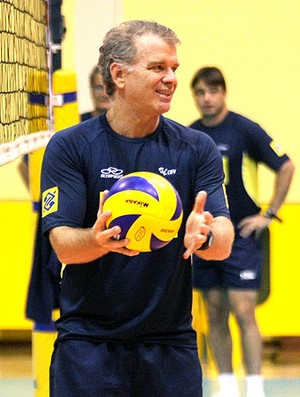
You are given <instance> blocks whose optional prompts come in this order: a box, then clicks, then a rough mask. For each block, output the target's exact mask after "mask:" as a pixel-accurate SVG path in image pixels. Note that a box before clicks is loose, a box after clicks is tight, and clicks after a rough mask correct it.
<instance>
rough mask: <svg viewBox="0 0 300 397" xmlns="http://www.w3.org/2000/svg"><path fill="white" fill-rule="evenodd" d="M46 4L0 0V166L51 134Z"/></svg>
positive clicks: (39, 0)
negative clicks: (48, 129)
mask: <svg viewBox="0 0 300 397" xmlns="http://www.w3.org/2000/svg"><path fill="white" fill-rule="evenodd" d="M47 3H48V2H47V1H45V0H34V1H32V0H0V76H1V77H0V127H1V131H0V165H1V164H5V163H6V162H9V161H12V160H14V159H15V158H17V157H18V156H19V155H21V154H25V153H29V152H30V151H33V150H35V149H38V148H39V147H42V146H44V145H45V142H46V141H47V140H48V139H49V136H50V135H51V132H50V131H47V128H48V125H49V123H48V120H49V114H48V113H49V110H48V109H49V107H48V106H47V98H48V97H49V81H48V75H49V67H48V47H49V45H48V41H47V36H48V35H47V32H48V26H47V20H48V18H47V9H48V7H47V5H48V4H47Z"/></svg>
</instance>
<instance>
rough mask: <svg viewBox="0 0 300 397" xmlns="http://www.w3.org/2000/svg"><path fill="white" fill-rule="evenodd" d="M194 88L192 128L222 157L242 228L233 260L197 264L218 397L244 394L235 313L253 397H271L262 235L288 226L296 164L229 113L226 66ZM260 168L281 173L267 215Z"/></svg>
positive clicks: (199, 77) (204, 72)
mask: <svg viewBox="0 0 300 397" xmlns="http://www.w3.org/2000/svg"><path fill="white" fill-rule="evenodd" d="M191 88H192V91H193V96H194V99H195V102H196V106H197V107H198V109H199V111H200V113H201V119H199V120H197V121H196V122H194V123H193V124H192V125H191V127H192V128H194V129H196V130H200V131H203V132H205V133H206V134H208V135H209V136H210V137H211V138H212V139H213V140H214V141H215V143H216V144H217V146H218V148H219V150H220V152H221V154H222V157H223V166H224V171H225V185H226V193H227V197H228V202H229V209H230V216H231V219H232V221H233V224H234V227H235V241H234V244H233V249H232V253H231V256H230V257H229V258H228V259H226V260H224V261H209V262H207V261H204V260H202V259H200V258H198V257H196V258H195V260H194V263H195V266H194V287H195V288H198V289H201V290H202V292H203V296H204V301H205V304H206V307H207V313H208V319H209V324H210V327H209V342H210V346H211V349H212V352H213V355H214V358H215V361H216V364H217V368H218V370H219V385H220V392H219V393H218V396H219V397H237V396H238V386H237V382H236V379H235V377H234V375H233V368H232V339H231V334H230V329H229V325H228V320H229V313H230V312H232V313H233V314H234V315H235V317H236V320H237V323H238V326H239V328H240V333H241V342H242V350H243V360H244V365H245V370H246V374H247V376H246V382H247V397H264V395H265V394H264V391H263V380H262V376H261V356H262V341H261V336H260V332H259V328H258V325H257V322H256V318H255V305H256V300H257V293H258V289H259V288H260V282H261V268H262V258H263V245H262V238H261V237H262V231H263V230H264V229H266V228H267V227H268V225H269V224H270V223H271V222H272V221H273V220H277V221H280V219H279V217H278V216H277V213H278V211H279V208H280V207H281V205H282V203H283V202H284V199H285V197H286V195H287V193H288V190H289V187H290V183H291V179H292V175H293V172H294V166H293V164H292V162H291V160H290V159H289V157H288V156H287V154H286V153H284V152H283V150H282V149H281V148H280V146H278V145H276V144H275V142H274V141H273V139H272V138H271V137H270V136H269V135H268V134H267V133H266V132H265V131H264V130H263V129H262V128H261V127H260V126H259V125H258V124H256V123H255V122H253V121H251V120H249V119H247V118H245V117H243V116H242V115H239V114H236V113H234V112H232V111H229V110H228V108H227V106H226V102H225V101H226V83H225V79H224V76H223V74H222V72H221V71H220V70H219V69H218V68H216V67H204V68H202V69H200V70H198V71H197V72H196V74H195V76H194V77H193V80H192V82H191ZM259 163H264V164H266V165H267V166H268V167H269V168H271V169H272V170H273V171H274V172H275V175H276V179H275V185H274V191H273V194H272V197H271V200H270V204H269V208H268V209H267V211H266V212H263V213H262V212H261V208H260V207H259V206H258V204H257V199H258V198H257V197H255V194H254V193H255V189H253V186H257V174H256V171H257V165H258V164H259ZM249 171H252V173H249ZM253 171H254V172H253ZM249 177H250V178H252V180H250V179H249Z"/></svg>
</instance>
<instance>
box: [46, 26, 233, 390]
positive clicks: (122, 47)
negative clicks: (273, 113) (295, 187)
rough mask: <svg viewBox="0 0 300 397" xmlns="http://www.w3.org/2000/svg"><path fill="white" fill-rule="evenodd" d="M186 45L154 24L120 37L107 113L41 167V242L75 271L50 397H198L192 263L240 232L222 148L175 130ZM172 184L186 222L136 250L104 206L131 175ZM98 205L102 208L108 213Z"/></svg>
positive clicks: (72, 134) (108, 69)
mask: <svg viewBox="0 0 300 397" xmlns="http://www.w3.org/2000/svg"><path fill="white" fill-rule="evenodd" d="M178 43H179V40H178V38H177V36H176V35H175V33H174V32H173V31H172V30H170V29H169V28H167V27H165V26H162V25H160V24H158V23H155V22H148V21H129V22H125V23H123V24H121V25H120V26H118V27H116V28H113V29H111V30H110V31H109V32H108V33H107V34H106V36H105V38H104V41H103V44H102V46H101V47H100V58H99V67H100V70H101V73H102V76H103V82H104V84H105V86H106V91H107V93H108V95H109V96H110V108H109V110H108V111H107V113H106V114H104V115H101V116H99V117H97V118H93V119H91V120H88V121H86V122H83V123H81V124H79V125H77V126H74V127H71V128H69V129H67V130H64V131H61V132H59V133H57V134H55V135H54V136H53V137H52V139H51V140H50V142H49V144H48V146H47V149H46V152H45V156H44V162H43V170H42V193H43V233H46V234H47V233H48V234H49V238H50V241H51V244H52V246H53V247H54V249H55V251H56V253H57V255H58V258H59V259H60V261H61V262H62V263H65V264H66V267H65V269H64V272H63V276H62V281H61V296H60V309H61V317H60V319H59V320H58V321H57V323H56V327H57V330H58V338H57V341H56V343H55V349H54V352H53V357H52V363H51V375H50V376H51V382H50V383H51V386H50V388H51V397H62V396H63V397H71V396H72V397H74V396H78V397H79V396H80V397H86V396H109V397H111V396H124V397H125V396H127V397H129V396H136V397H137V396H141V397H154V396H163V397H171V396H172V397H176V396H177V397H184V396H188V397H201V396H202V376H201V366H200V363H199V360H198V354H197V346H196V337H195V332H194V331H193V329H192V326H191V320H192V319H191V302H192V269H191V260H190V257H191V255H192V254H195V255H198V256H200V257H202V258H205V259H224V258H226V257H228V255H229V254H230V251H231V245H232V241H233V228H232V224H231V221H230V219H229V213H228V209H227V206H226V200H225V197H224V193H223V187H222V185H223V169H222V160H221V156H220V154H219V152H218V149H217V148H216V146H215V144H214V143H213V141H212V140H211V139H210V138H208V137H207V136H206V135H204V134H199V133H198V132H195V131H193V130H191V129H189V128H187V127H184V126H182V125H180V124H178V123H176V122H174V121H172V120H169V119H167V118H164V117H163V116H162V114H163V113H165V112H167V111H168V110H169V108H170V104H171V100H172V97H173V94H174V92H175V89H176V86H177V80H176V75H175V72H176V69H177V67H178V65H179V62H178V58H177V53H176V46H177V44H178ZM140 171H146V172H153V173H157V174H160V173H163V175H164V176H165V177H166V179H167V180H168V181H169V182H170V183H171V184H172V185H173V186H174V187H175V189H176V190H177V192H178V194H179V196H180V198H181V202H182V208H183V221H182V224H181V227H180V229H179V231H178V236H177V238H174V239H173V240H172V241H171V242H170V243H169V244H167V245H166V246H164V247H163V248H161V249H158V250H155V251H151V252H143V253H140V252H138V251H134V250H129V249H128V248H126V246H127V245H128V244H129V241H128V239H126V238H125V239H121V240H117V239H116V238H115V237H117V236H118V235H119V234H120V232H121V228H120V227H119V226H118V225H115V226H113V227H112V228H108V229H106V228H105V224H106V221H107V219H108V218H109V217H110V215H111V212H110V210H109V209H107V210H105V211H103V210H102V209H103V203H104V201H105V197H106V196H107V192H108V191H109V190H110V188H111V187H112V185H113V183H114V182H115V181H117V180H118V179H119V178H121V177H122V176H125V175H127V174H129V173H132V172H140ZM99 197H101V198H100V204H99Z"/></svg>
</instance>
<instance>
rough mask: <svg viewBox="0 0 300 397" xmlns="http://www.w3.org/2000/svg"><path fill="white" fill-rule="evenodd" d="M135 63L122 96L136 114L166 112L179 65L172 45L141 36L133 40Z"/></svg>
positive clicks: (154, 37) (153, 37)
mask: <svg viewBox="0 0 300 397" xmlns="http://www.w3.org/2000/svg"><path fill="white" fill-rule="evenodd" d="M137 48H138V52H137V56H136V62H135V64H134V65H133V67H132V69H131V70H130V71H128V72H127V75H126V79H125V84H124V93H125V97H126V99H127V101H130V102H131V103H132V104H133V106H134V107H135V108H136V109H137V110H138V112H139V115H142V114H145V115H146V114H147V115H149V116H157V115H160V114H162V113H165V112H167V111H168V110H169V109H170V105H171V100H172V98H173V94H174V92H175V89H176V87H177V78H176V76H175V71H176V69H177V68H178V66H179V63H178V59H177V51H176V46H175V45H169V44H167V43H165V42H164V41H163V40H162V39H161V38H159V37H156V36H153V35H145V36H142V37H140V38H138V39H137Z"/></svg>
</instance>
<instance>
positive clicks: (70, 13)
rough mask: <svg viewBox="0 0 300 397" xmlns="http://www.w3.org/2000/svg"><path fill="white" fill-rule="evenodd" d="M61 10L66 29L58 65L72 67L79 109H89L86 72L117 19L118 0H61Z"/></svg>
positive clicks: (120, 4) (89, 69) (120, 8)
mask: <svg viewBox="0 0 300 397" xmlns="http://www.w3.org/2000/svg"><path fill="white" fill-rule="evenodd" d="M62 13H63V15H64V18H65V23H66V28H67V32H66V35H65V38H64V40H63V51H62V66H63V68H71V69H75V71H76V74H77V92H78V102H79V111H80V113H83V112H86V111H89V110H91V109H92V101H91V98H90V91H89V74H90V72H91V70H92V69H93V67H94V66H95V65H96V64H97V61H98V54H99V47H100V45H101V43H102V39H103V37H104V35H105V33H106V32H107V31H108V30H109V29H110V28H112V27H113V26H115V25H118V24H119V23H120V22H121V17H122V0H85V1H84V0H64V1H63V8H62Z"/></svg>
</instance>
